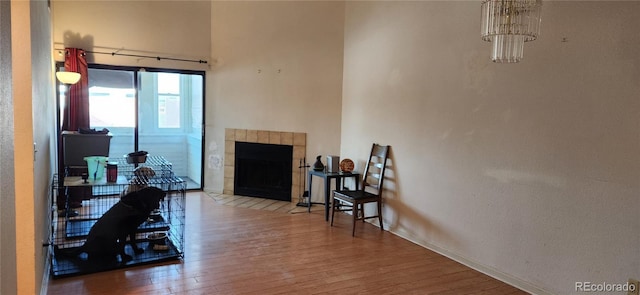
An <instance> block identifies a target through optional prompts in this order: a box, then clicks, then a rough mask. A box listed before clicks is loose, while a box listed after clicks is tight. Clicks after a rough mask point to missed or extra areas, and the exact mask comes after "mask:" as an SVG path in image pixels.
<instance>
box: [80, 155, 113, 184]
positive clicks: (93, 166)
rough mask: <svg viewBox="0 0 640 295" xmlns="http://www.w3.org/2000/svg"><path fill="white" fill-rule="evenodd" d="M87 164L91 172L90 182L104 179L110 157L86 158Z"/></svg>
mask: <svg viewBox="0 0 640 295" xmlns="http://www.w3.org/2000/svg"><path fill="white" fill-rule="evenodd" d="M84 160H85V161H86V162H87V168H88V170H89V180H98V179H102V177H103V176H104V167H105V166H107V162H108V161H109V157H105V156H90V157H84Z"/></svg>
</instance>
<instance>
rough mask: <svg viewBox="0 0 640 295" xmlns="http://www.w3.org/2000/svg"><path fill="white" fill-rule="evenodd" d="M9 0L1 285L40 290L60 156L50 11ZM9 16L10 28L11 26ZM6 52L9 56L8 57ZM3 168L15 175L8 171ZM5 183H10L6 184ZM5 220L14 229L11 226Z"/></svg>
mask: <svg viewBox="0 0 640 295" xmlns="http://www.w3.org/2000/svg"><path fill="white" fill-rule="evenodd" d="M6 3H7V2H4V3H3V4H2V17H3V31H2V39H3V49H7V50H8V49H9V47H4V45H5V44H9V45H7V46H10V51H8V52H10V56H7V55H4V50H3V56H2V60H3V61H4V62H3V63H2V64H3V79H2V89H3V101H2V102H3V105H5V104H6V105H5V106H7V105H8V106H9V108H8V109H7V108H4V107H3V108H2V110H3V112H5V111H8V112H9V113H8V114H5V115H7V116H6V118H8V119H10V120H12V122H6V121H5V120H3V123H2V127H3V129H5V128H8V130H9V133H10V135H7V136H6V137H5V136H4V135H3V136H2V138H3V147H2V149H1V150H2V171H3V175H2V177H1V181H2V187H3V190H2V199H3V201H2V208H1V210H2V220H3V225H2V226H3V231H2V237H3V239H2V246H3V247H2V256H3V258H2V266H3V268H2V280H3V284H2V289H1V291H2V292H3V293H5V292H8V293H15V294H36V293H40V291H41V287H42V282H43V278H44V277H45V276H44V274H45V273H46V271H45V268H44V266H45V265H46V261H47V259H48V256H47V254H48V249H49V248H48V247H46V246H43V244H45V243H47V242H48V239H49V226H48V220H49V218H50V206H49V205H50V204H51V198H50V197H51V196H50V193H49V192H50V181H51V175H52V174H53V170H54V169H53V163H54V160H53V156H52V155H55V151H54V150H52V147H53V145H52V143H53V141H54V139H55V132H54V125H55V124H52V122H55V117H54V115H55V106H54V102H55V96H54V92H53V90H54V88H53V59H52V57H51V43H52V42H51V31H50V28H51V26H50V15H49V8H48V6H47V2H45V1H34V2H29V1H12V2H11V3H10V5H6ZM9 7H10V14H7V11H5V9H9ZM6 17H8V19H5V18H6ZM9 21H10V26H6V25H8V24H9ZM5 28H6V29H7V30H6V31H5ZM9 28H10V30H9ZM9 33H10V35H7V34H9ZM7 38H9V39H7ZM8 57H10V62H9V61H7V60H5V59H6V58H8ZM7 66H8V68H7ZM7 83H10V85H8V84H7ZM5 95H7V97H4V96H5ZM5 99H6V100H5ZM3 119H5V117H4V116H3ZM6 139H9V140H10V141H11V145H10V146H6V145H4V144H5V142H4V140H6ZM7 156H9V157H7ZM6 173H10V174H12V176H10V177H7V175H6ZM16 176H19V177H16ZM7 181H13V183H12V184H8V185H7ZM5 185H7V186H6V187H5ZM5 189H8V190H7V191H5ZM6 206H11V207H6ZM8 219H10V220H8ZM5 222H6V223H5ZM6 226H13V227H14V228H13V229H8V228H5V227H6ZM5 229H6V231H5ZM11 236H13V237H12V238H11ZM5 238H8V239H5ZM7 243H14V245H10V246H9V245H7ZM5 246H6V247H5ZM5 267H6V268H5ZM8 280H11V281H8ZM5 283H6V284H5Z"/></svg>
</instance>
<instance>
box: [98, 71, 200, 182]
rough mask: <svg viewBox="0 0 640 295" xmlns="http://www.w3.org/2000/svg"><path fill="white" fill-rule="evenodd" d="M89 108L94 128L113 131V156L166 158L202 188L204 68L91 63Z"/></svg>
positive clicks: (187, 179)
mask: <svg viewBox="0 0 640 295" xmlns="http://www.w3.org/2000/svg"><path fill="white" fill-rule="evenodd" d="M136 90H137V91H136ZM89 109H90V124H91V126H90V127H91V128H96V129H102V128H107V129H109V130H110V131H111V133H112V134H113V137H112V140H111V149H110V155H109V157H112V158H113V157H123V156H124V155H126V154H127V153H130V152H133V151H147V152H149V155H150V156H162V157H164V158H165V159H167V160H168V161H169V162H171V163H172V165H173V172H174V173H175V174H176V176H179V177H181V178H182V179H184V180H185V181H187V188H188V189H202V153H203V136H204V131H203V126H204V121H203V113H204V112H203V110H204V72H193V71H178V70H164V69H146V70H143V69H137V68H127V67H111V66H101V65H90V66H89Z"/></svg>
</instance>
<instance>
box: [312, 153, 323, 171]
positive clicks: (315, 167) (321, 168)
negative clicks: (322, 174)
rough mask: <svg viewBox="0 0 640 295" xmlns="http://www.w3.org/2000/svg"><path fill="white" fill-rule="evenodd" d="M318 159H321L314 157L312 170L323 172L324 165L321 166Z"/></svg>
mask: <svg viewBox="0 0 640 295" xmlns="http://www.w3.org/2000/svg"><path fill="white" fill-rule="evenodd" d="M320 158H322V156H317V157H316V162H315V163H313V170H315V171H322V170H324V164H322V161H321V160H320Z"/></svg>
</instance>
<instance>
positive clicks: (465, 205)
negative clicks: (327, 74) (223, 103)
mask: <svg viewBox="0 0 640 295" xmlns="http://www.w3.org/2000/svg"><path fill="white" fill-rule="evenodd" d="M346 6H347V7H346V16H345V19H346V21H345V22H346V24H345V61H344V65H345V66H344V69H345V70H344V91H343V107H342V128H341V134H342V145H341V153H340V154H341V155H346V156H349V157H352V158H354V159H359V160H363V159H364V157H365V156H366V154H367V150H368V148H369V146H370V144H371V142H379V143H382V144H390V145H391V146H392V149H391V151H392V152H391V153H392V167H391V169H392V173H391V175H390V177H389V182H387V184H389V190H388V191H387V193H386V195H385V198H386V200H385V202H386V204H385V210H384V213H385V221H386V223H387V224H386V226H387V227H389V228H390V230H391V231H393V232H395V233H398V234H399V235H402V236H404V237H407V238H408V239H410V240H412V241H415V242H417V243H419V244H422V245H425V246H427V247H429V248H432V249H435V250H437V251H440V252H442V253H444V254H446V255H448V256H450V257H453V258H455V259H458V260H459V261H462V262H464V263H466V264H468V265H471V266H473V267H476V268H478V269H480V270H482V271H483V272H486V273H489V274H492V275H494V276H496V277H498V278H500V279H502V280H505V281H507V282H509V283H512V284H515V285H516V286H519V287H521V288H524V289H526V290H528V291H530V292H533V293H546V292H548V293H552V294H577V293H580V292H578V291H577V290H576V289H575V283H576V282H598V283H602V282H608V283H612V284H613V283H626V282H627V279H628V278H638V277H640V235H639V234H638V233H639V232H640V218H638V217H639V216H640V215H639V213H640V199H639V198H640V186H639V184H640V153H639V151H640V99H639V98H640V96H639V94H640V83H638V82H639V81H640V55H638V54H637V53H638V49H639V48H640V34H638V33H637V32H636V31H637V28H639V27H640V20H639V19H638V17H637V15H638V13H640V2H636V1H634V2H631V1H628V2H609V1H606V2H600V1H591V2H576V1H567V2H564V1H551V2H546V1H545V2H544V6H543V10H542V15H543V27H542V33H541V36H540V38H539V40H536V41H533V42H529V43H525V49H524V60H523V61H522V62H521V63H519V64H493V63H491V61H490V59H489V54H490V44H488V43H485V42H483V41H481V39H480V3H479V2H477V1H451V2H449V1H416V2H395V1H394V2H384V1H354V2H348V3H347V5H346ZM369 116H374V118H378V119H369V118H370V117H369ZM382 118H383V119H382Z"/></svg>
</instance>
